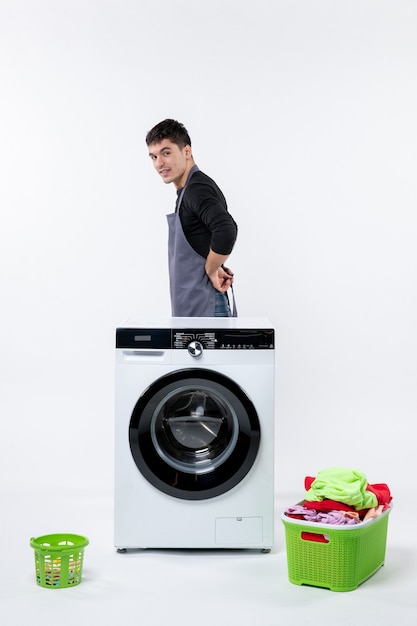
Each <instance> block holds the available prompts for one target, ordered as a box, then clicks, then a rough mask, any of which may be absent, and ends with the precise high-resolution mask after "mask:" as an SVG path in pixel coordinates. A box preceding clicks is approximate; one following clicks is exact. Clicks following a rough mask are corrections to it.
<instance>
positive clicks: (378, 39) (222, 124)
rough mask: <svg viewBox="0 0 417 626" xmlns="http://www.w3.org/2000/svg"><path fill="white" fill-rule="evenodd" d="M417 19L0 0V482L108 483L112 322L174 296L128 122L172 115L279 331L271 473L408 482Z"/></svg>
mask: <svg viewBox="0 0 417 626" xmlns="http://www.w3.org/2000/svg"><path fill="white" fill-rule="evenodd" d="M416 32H417V3H416V2H415V1H414V0H350V1H349V2H345V1H344V0H327V1H326V0H276V1H272V0H269V1H268V0H258V1H257V2H249V1H248V0H243V1H242V2H239V3H238V2H236V1H235V0H211V2H196V1H195V0H194V1H192V0H176V1H175V2H173V1H171V0H155V1H153V2H139V1H137V0H101V1H100V0H67V1H64V0H26V1H25V0H0V70H1V75H0V85H1V98H0V124H1V127H0V159H1V161H0V165H1V232H0V237H1V241H0V268H1V270H0V271H1V302H2V305H1V325H0V333H1V335H0V340H1V353H2V359H1V362H0V375H1V416H2V425H3V435H2V437H1V438H0V474H1V476H2V479H1V482H2V483H3V484H10V485H13V484H16V483H17V484H18V483H19V482H22V481H27V480H28V481H32V482H33V484H34V485H48V484H49V485H50V484H61V485H71V484H72V485H74V486H75V487H78V486H82V485H86V486H87V487H96V486H97V484H98V483H100V484H102V485H103V488H108V486H109V485H111V482H112V476H113V466H112V463H113V356H114V347H113V346H114V329H115V327H116V326H117V324H118V323H120V322H122V321H123V320H124V319H125V318H127V317H129V316H136V317H140V316H141V315H144V316H148V315H155V316H157V315H169V310H170V309H169V299H168V282H167V265H166V256H167V253H166V238H167V233H166V223H165V214H166V213H168V212H170V211H171V210H172V208H173V204H174V198H175V193H174V189H173V188H172V187H170V186H168V187H165V186H164V185H163V184H162V183H161V181H160V180H159V178H158V176H157V175H156V173H155V172H154V171H153V168H152V166H151V164H150V162H149V158H148V157H147V151H146V146H145V144H144V136H145V134H146V132H147V131H148V130H149V129H150V128H151V127H152V126H153V125H154V124H155V123H157V122H158V121H160V120H161V119H163V118H165V117H174V118H177V119H179V120H181V121H182V122H184V123H185V125H186V126H187V128H188V130H189V132H190V134H191V136H192V139H193V146H194V155H195V157H196V160H197V163H198V164H199V166H200V168H201V169H203V171H205V172H206V173H207V174H209V175H210V176H212V177H213V178H215V180H216V181H217V182H218V184H219V185H220V186H221V187H222V189H223V191H224V193H225V194H226V197H227V199H228V203H229V208H230V211H231V213H232V214H233V216H234V217H235V219H236V220H237V222H238V224H239V229H240V230H239V239H238V243H237V246H236V249H235V251H234V252H233V255H232V257H231V259H230V266H231V267H232V268H233V269H234V271H235V274H236V283H235V286H236V295H237V299H238V305H239V313H240V315H241V317H245V316H259V315H261V316H267V317H269V318H270V319H271V321H272V323H273V324H274V326H275V327H276V330H277V339H278V352H277V389H276V390H277V471H276V473H277V490H279V491H283V490H287V489H293V490H296V489H300V491H301V489H302V480H303V478H304V476H305V475H306V474H314V473H315V472H316V471H318V470H319V469H321V468H323V467H327V466H329V465H333V464H340V465H355V466H358V467H360V468H362V469H363V470H364V471H365V472H366V473H367V474H368V478H369V480H370V481H371V482H388V483H389V484H390V486H391V488H392V490H393V491H394V495H395V493H396V492H397V493H398V491H400V490H403V491H404V495H405V496H408V495H409V493H410V491H411V480H412V478H413V473H414V467H415V462H414V450H415V443H414V439H413V436H412V435H411V433H412V429H413V428H414V420H415V416H416V410H417V398H416V382H417V380H416V378H417V376H416V375H417V358H416V354H417V330H416V323H415V322H416V309H417V306H416V305H417V301H416V300H417V298H416V267H417V264H416V261H417V258H416V257H417V247H416V230H417V229H416V226H417V224H416V221H417V218H416V199H417V194H416V175H415V173H416V165H417V151H416V145H417V144H416V140H417V122H416V113H415V112H416V111H417V87H416V76H417V37H416V36H415V33H416ZM407 481H408V482H407Z"/></svg>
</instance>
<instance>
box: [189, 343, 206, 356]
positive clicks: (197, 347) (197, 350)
mask: <svg viewBox="0 0 417 626" xmlns="http://www.w3.org/2000/svg"><path fill="white" fill-rule="evenodd" d="M187 349H188V353H189V354H191V356H193V357H194V358H196V357H199V356H201V355H202V354H203V344H202V343H200V341H191V342H190V343H189V344H188V346H187Z"/></svg>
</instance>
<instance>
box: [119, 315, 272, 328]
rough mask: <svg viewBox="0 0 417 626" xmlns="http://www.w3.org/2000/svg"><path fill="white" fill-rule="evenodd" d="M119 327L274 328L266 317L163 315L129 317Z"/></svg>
mask: <svg viewBox="0 0 417 626" xmlns="http://www.w3.org/2000/svg"><path fill="white" fill-rule="evenodd" d="M119 328H167V329H172V328H176V329H180V328H207V329H208V328H212V329H217V328H219V329H225V330H228V329H233V328H237V329H239V328H252V329H261V328H272V325H271V322H270V321H269V320H268V319H267V318H265V317H161V318H157V317H156V318H155V317H152V318H139V319H138V318H133V317H132V318H129V319H127V320H126V321H125V322H123V323H122V324H120V325H119Z"/></svg>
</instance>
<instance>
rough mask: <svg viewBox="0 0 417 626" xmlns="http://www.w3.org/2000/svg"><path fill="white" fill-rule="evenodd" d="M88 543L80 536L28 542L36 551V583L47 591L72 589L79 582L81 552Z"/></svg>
mask: <svg viewBox="0 0 417 626" xmlns="http://www.w3.org/2000/svg"><path fill="white" fill-rule="evenodd" d="M88 543H89V541H88V539H87V538H86V537H82V536H81V535H64V534H55V535H42V536H41V537H37V538H36V539H35V538H33V537H32V538H31V540H30V545H31V546H32V548H33V549H34V550H35V571H36V582H37V583H38V585H39V586H40V587H45V588H46V589H63V588H65V587H75V586H76V585H78V584H79V583H80V582H81V576H82V570H83V560H84V548H85V547H86V546H88Z"/></svg>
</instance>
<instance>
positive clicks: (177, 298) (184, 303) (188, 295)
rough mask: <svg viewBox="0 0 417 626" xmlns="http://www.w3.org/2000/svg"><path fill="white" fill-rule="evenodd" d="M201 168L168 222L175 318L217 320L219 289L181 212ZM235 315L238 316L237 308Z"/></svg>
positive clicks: (193, 170)
mask: <svg viewBox="0 0 417 626" xmlns="http://www.w3.org/2000/svg"><path fill="white" fill-rule="evenodd" d="M197 171H198V167H197V166H196V165H194V167H192V169H191V170H190V173H189V174H188V178H187V181H186V183H185V185H184V187H183V188H182V190H181V194H180V197H179V199H178V206H177V209H176V212H175V213H170V214H169V215H167V220H168V264H169V281H170V293H171V308H172V316H173V317H214V316H215V315H214V311H215V300H216V290H215V289H214V287H213V285H212V284H211V281H210V279H209V277H208V276H207V274H206V270H205V265H206V259H205V258H204V257H202V256H201V255H200V254H198V253H197V252H196V251H195V250H194V248H193V247H192V246H191V245H190V244H189V243H188V241H187V239H186V237H185V235H184V231H183V229H182V225H181V220H180V217H179V210H180V206H181V202H182V199H183V196H184V192H185V190H186V188H187V185H188V182H189V180H190V178H191V176H192V175H193V174H194V172H197ZM233 309H234V310H233V316H234V317H236V312H235V307H233Z"/></svg>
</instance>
